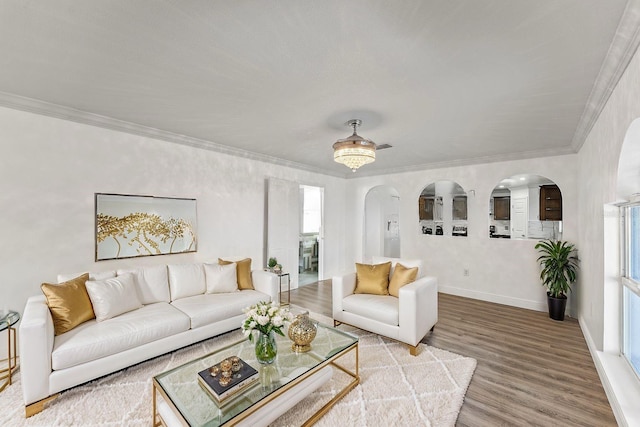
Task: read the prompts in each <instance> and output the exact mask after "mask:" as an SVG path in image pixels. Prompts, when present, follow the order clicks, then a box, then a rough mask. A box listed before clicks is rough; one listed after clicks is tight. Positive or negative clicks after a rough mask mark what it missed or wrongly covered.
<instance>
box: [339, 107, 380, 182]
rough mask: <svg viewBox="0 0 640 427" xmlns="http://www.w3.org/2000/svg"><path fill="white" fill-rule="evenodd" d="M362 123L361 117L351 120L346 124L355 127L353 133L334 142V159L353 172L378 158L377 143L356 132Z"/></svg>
mask: <svg viewBox="0 0 640 427" xmlns="http://www.w3.org/2000/svg"><path fill="white" fill-rule="evenodd" d="M361 124H362V121H361V120H359V119H353V120H349V121H348V122H347V123H346V125H348V126H352V127H353V135H351V136H349V137H348V138H344V139H339V140H338V141H336V143H335V144H333V160H334V161H336V162H337V163H342V164H343V165H345V166H346V167H348V168H349V169H351V170H352V171H353V172H355V171H356V170H357V169H358V168H359V167H361V166H363V165H366V164H369V163H373V162H374V161H375V160H376V144H375V143H374V142H373V141H371V140H369V139H366V138H363V137H361V136H360V135H358V134H357V133H356V128H357V127H358V126H360V125H361Z"/></svg>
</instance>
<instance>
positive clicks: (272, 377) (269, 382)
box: [154, 323, 358, 426]
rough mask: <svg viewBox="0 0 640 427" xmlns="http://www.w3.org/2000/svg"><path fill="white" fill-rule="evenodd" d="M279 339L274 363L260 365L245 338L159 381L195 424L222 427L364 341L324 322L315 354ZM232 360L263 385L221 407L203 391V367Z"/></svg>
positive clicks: (189, 420)
mask: <svg viewBox="0 0 640 427" xmlns="http://www.w3.org/2000/svg"><path fill="white" fill-rule="evenodd" d="M285 335H286V334H285ZM276 341H277V343H278V357H277V358H276V360H275V362H274V363H273V364H272V365H266V366H263V365H260V363H258V361H257V360H256V357H255V351H254V343H252V342H249V340H248V339H243V340H241V341H238V342H235V343H232V344H230V345H228V346H226V347H223V348H221V349H218V350H216V351H215V352H213V353H211V354H208V355H206V356H202V357H200V358H197V359H195V360H192V361H191V362H188V363H186V364H184V365H181V366H178V367H176V368H174V369H172V370H170V371H167V372H164V373H162V374H160V375H157V376H155V377H154V380H155V381H156V382H157V384H158V385H159V386H160V387H161V388H162V392H163V394H164V395H165V396H166V397H167V398H169V399H170V401H171V403H173V405H174V406H175V408H176V409H177V410H178V411H180V414H181V415H182V417H183V418H184V419H185V420H186V421H187V422H188V423H189V425H191V426H219V425H222V424H224V423H225V422H227V421H229V420H230V419H231V418H233V417H235V416H236V415H238V414H240V413H241V412H242V411H244V410H246V409H248V408H250V407H251V406H252V405H254V404H255V403H257V402H259V401H260V400H262V399H264V398H266V397H267V396H269V395H270V394H271V393H273V392H275V391H276V390H278V389H280V388H281V387H285V386H286V385H287V384H288V383H290V382H291V381H293V380H294V379H296V378H298V377H299V376H301V375H303V374H305V373H307V372H308V371H310V370H312V369H313V368H315V367H317V366H319V365H321V364H322V363H323V362H326V361H327V360H329V359H330V358H332V357H333V356H335V355H336V354H338V353H340V352H342V351H343V350H345V349H347V348H350V347H352V346H354V345H355V344H356V343H357V341H358V338H357V337H355V336H353V335H351V334H348V333H346V332H343V331H339V330H338V329H335V328H332V327H330V326H328V325H324V324H321V323H318V332H317V334H316V338H315V339H314V340H313V342H312V343H311V351H309V352H307V353H295V352H294V351H293V350H292V349H291V344H292V341H291V340H290V339H289V338H288V337H282V336H280V335H277V334H276ZM232 356H237V357H240V358H241V359H243V360H244V361H245V362H246V363H248V364H249V365H251V366H253V367H254V368H255V369H257V370H258V371H259V372H260V381H257V382H256V383H254V384H253V385H252V386H250V387H248V388H246V389H244V390H242V391H239V392H238V394H237V395H235V396H233V397H230V398H229V399H228V400H225V401H224V402H223V403H222V404H220V403H218V402H216V401H215V400H214V399H213V398H212V397H211V396H210V395H209V394H208V393H207V392H206V391H205V390H203V389H202V387H201V386H200V384H199V383H198V379H197V376H198V372H200V371H202V370H203V369H207V368H209V367H211V366H213V365H215V364H216V363H219V362H220V361H222V360H223V359H225V358H228V357H232Z"/></svg>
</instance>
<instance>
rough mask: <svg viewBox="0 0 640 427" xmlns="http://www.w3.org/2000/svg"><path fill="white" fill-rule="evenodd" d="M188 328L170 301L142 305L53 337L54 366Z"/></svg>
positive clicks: (97, 356) (73, 363) (75, 362)
mask: <svg viewBox="0 0 640 427" xmlns="http://www.w3.org/2000/svg"><path fill="white" fill-rule="evenodd" d="M188 329H189V317H188V316H187V315H185V314H184V313H181V312H180V310H177V309H175V308H174V307H172V306H171V305H170V304H169V303H166V302H159V303H156V304H149V305H145V306H143V307H141V308H139V309H137V310H134V311H130V312H128V313H125V314H122V315H120V316H117V317H114V318H113V319H109V320H106V321H104V322H96V321H95V320H90V321H88V322H85V323H83V324H82V325H80V326H78V327H76V328H75V329H73V330H71V331H69V332H67V333H66V334H63V335H60V336H58V337H56V338H55V340H54V344H53V352H52V353H51V366H52V368H53V369H54V370H56V369H65V368H70V367H72V366H76V365H79V364H82V363H85V362H89V361H92V360H96V359H100V358H101V357H106V356H110V355H112V354H116V353H119V352H121V351H125V350H128V349H130V348H134V347H138V346H140V345H142V344H146V343H149V342H152V341H155V340H159V339H162V338H165V337H168V336H171V335H175V334H178V333H180V332H184V331H187V330H188Z"/></svg>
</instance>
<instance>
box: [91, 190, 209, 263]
mask: <svg viewBox="0 0 640 427" xmlns="http://www.w3.org/2000/svg"><path fill="white" fill-rule="evenodd" d="M196 245H197V238H196V201H195V199H177V198H168V197H151V196H128V195H119V194H103V193H96V261H101V260H107V259H119V258H131V257H138V256H151V255H164V254H175V253H184V252H195V251H196V250H197V247H196Z"/></svg>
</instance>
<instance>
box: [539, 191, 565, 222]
mask: <svg viewBox="0 0 640 427" xmlns="http://www.w3.org/2000/svg"><path fill="white" fill-rule="evenodd" d="M540 221H562V193H561V192H560V189H559V188H558V186H557V185H541V186H540Z"/></svg>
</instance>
